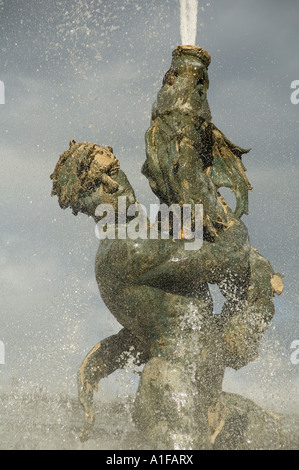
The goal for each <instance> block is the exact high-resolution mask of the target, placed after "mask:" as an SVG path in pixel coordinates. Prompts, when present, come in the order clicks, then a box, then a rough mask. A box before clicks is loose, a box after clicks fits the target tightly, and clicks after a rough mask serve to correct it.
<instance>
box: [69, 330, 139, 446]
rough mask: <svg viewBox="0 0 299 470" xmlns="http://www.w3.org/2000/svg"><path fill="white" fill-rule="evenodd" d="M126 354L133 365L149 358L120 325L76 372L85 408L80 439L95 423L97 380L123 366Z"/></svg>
mask: <svg viewBox="0 0 299 470" xmlns="http://www.w3.org/2000/svg"><path fill="white" fill-rule="evenodd" d="M129 357H133V358H134V360H135V362H136V364H142V363H144V362H146V361H147V360H148V355H147V352H146V347H145V345H143V344H141V342H140V341H139V340H138V339H137V338H136V337H135V336H133V335H132V334H131V333H130V332H129V331H128V330H126V329H125V328H123V329H122V330H120V331H119V333H117V334H116V335H113V336H110V337H108V338H106V339H104V340H103V341H100V342H99V343H97V344H96V345H95V346H94V347H93V348H92V350H91V351H90V352H89V353H88V354H87V356H86V357H85V359H84V361H83V362H82V365H81V367H80V369H79V371H78V374H77V380H78V395H79V399H80V402H81V405H82V406H83V408H84V411H85V426H84V428H83V429H82V431H81V435H80V439H81V440H82V441H84V440H87V439H88V438H89V435H90V431H91V429H92V427H93V425H94V410H93V393H94V390H97V386H98V382H99V381H100V380H101V379H102V378H104V377H107V376H108V375H110V374H112V372H114V371H115V370H117V369H121V368H123V367H124V366H125V364H126V363H127V361H128V358H129Z"/></svg>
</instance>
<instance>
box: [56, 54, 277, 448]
mask: <svg viewBox="0 0 299 470" xmlns="http://www.w3.org/2000/svg"><path fill="white" fill-rule="evenodd" d="M209 62H210V57H209V54H208V53H207V52H206V51H204V50H203V49H201V48H198V47H195V46H179V47H178V48H177V49H176V50H175V51H174V52H173V61H172V65H171V68H170V70H169V71H168V72H167V73H166V75H165V78H164V80H163V85H162V89H161V90H160V92H159V93H158V98H157V101H156V103H155V104H154V107H153V112H152V122H151V127H150V128H149V130H148V131H147V133H146V154H147V159H146V162H145V163H144V165H143V173H144V175H146V176H147V178H148V179H149V183H150V186H151V188H152V190H153V192H154V193H155V194H156V195H157V196H158V197H159V199H160V201H161V203H164V204H167V205H168V206H171V205H172V204H178V205H179V206H180V207H183V206H184V205H186V204H189V205H190V207H191V212H192V211H193V212H192V217H193V219H192V220H193V222H194V207H195V204H198V203H202V204H203V210H204V233H203V238H204V239H203V243H202V247H201V248H200V249H199V250H186V249H185V243H189V240H186V239H185V238H184V234H182V236H181V237H180V238H176V237H175V236H174V233H172V235H173V236H172V237H170V238H169V239H164V238H163V237H162V236H161V232H159V230H158V233H159V236H158V237H157V238H156V239H152V238H151V237H150V222H149V221H147V227H148V231H149V232H148V233H149V236H148V237H143V238H137V239H136V238H135V239H132V238H129V237H123V236H122V237H120V236H119V234H120V232H122V233H123V225H124V226H128V225H129V224H130V223H132V221H133V222H134V218H135V215H134V214H133V213H132V212H130V213H129V214H127V217H126V218H125V219H123V217H120V214H119V213H118V200H119V198H125V201H126V208H128V207H130V206H133V208H134V205H136V207H137V204H138V201H137V200H136V197H135V194H134V190H133V188H132V186H131V185H130V183H129V181H128V179H127V177H126V175H125V174H124V172H123V171H122V170H121V169H120V165H119V161H118V159H117V158H116V157H115V155H114V154H113V150H112V148H111V147H109V146H108V147H101V146H98V145H95V144H92V143H89V142H83V143H77V142H75V141H74V140H73V141H71V142H70V146H69V149H68V150H67V151H65V152H64V153H63V154H62V155H61V156H60V159H59V161H58V163H57V165H56V168H55V171H54V173H53V174H52V175H51V178H52V180H53V190H52V195H57V196H58V201H59V204H60V206H61V207H62V208H67V207H70V208H71V209H72V210H73V213H74V214H75V215H76V214H77V213H78V212H83V213H85V214H88V215H89V216H92V217H93V218H94V220H95V222H96V223H98V222H101V221H102V220H103V217H104V211H98V210H97V208H98V207H107V206H105V205H110V206H111V207H112V208H113V209H114V214H115V219H114V222H115V227H116V230H115V233H114V237H111V238H109V237H108V236H107V238H105V239H103V240H101V242H100V246H99V250H98V253H97V256H96V263H95V271H96V279H97V283H98V286H99V290H100V294H101V296H102V299H103V301H104V302H105V304H106V305H107V307H108V308H109V310H110V311H111V313H112V314H113V315H114V316H115V318H116V319H117V320H118V322H119V323H120V324H121V325H122V326H123V328H122V329H121V330H120V332H119V333H118V334H116V335H113V336H111V337H109V338H106V339H105V340H103V341H101V342H100V343H98V344H97V345H95V347H94V348H93V349H92V350H91V351H90V353H89V354H88V355H87V356H86V358H85V359H84V361H83V363H82V365H81V367H80V370H79V372H78V393H79V398H80V401H81V403H82V405H83V407H84V410H85V418H86V422H85V427H84V429H83V431H82V435H81V438H82V440H84V439H87V438H88V437H89V435H90V432H91V429H92V426H93V423H94V413H93V408H92V401H93V393H94V390H96V388H97V385H98V382H99V380H100V379H101V378H103V377H106V376H108V375H109V374H111V373H112V372H114V371H115V370H116V369H118V368H121V367H123V366H124V365H125V363H126V361H127V354H126V353H128V354H130V355H131V356H133V357H134V359H135V361H136V363H137V364H145V366H144V369H143V372H142V375H141V379H140V383H139V387H138V391H137V395H136V400H135V412H134V418H135V422H136V425H137V426H139V427H140V428H141V429H142V430H143V431H144V432H146V434H147V436H148V440H149V442H150V443H151V445H152V447H153V448H154V449H169V450H170V449H209V448H213V446H214V445H215V441H216V440H217V438H218V439H219V436H221V433H223V429H224V428H225V416H226V412H225V409H226V408H225V405H224V403H223V399H222V397H223V394H222V380H223V376H224V372H225V368H226V367H228V366H229V367H233V368H235V369H238V368H240V367H242V366H244V365H246V364H248V362H250V361H252V360H254V359H255V358H256V357H257V355H258V349H257V348H258V345H259V341H260V339H261V337H262V336H263V333H264V331H265V330H266V329H267V328H268V326H269V324H270V322H271V319H272V317H273V315H274V305H273V296H274V294H275V293H277V294H280V293H281V292H282V282H281V276H280V275H279V274H276V273H275V272H274V270H273V269H272V267H271V265H270V263H269V262H268V261H267V260H266V259H265V258H263V257H262V256H261V255H260V254H259V253H258V252H257V251H256V250H255V249H253V248H252V247H251V246H250V243H249V238H248V232H247V228H246V226H245V225H244V223H243V222H242V221H241V216H242V214H243V213H247V211H248V195H247V193H248V189H250V188H251V186H250V184H249V182H248V180H247V177H246V175H245V168H244V166H243V163H242V160H241V157H242V154H244V153H246V152H247V151H248V150H244V149H241V148H240V147H237V146H236V145H235V144H233V143H232V142H230V141H229V140H228V139H227V138H226V137H225V136H224V135H223V134H222V133H221V131H219V130H218V129H217V128H216V126H214V124H213V123H212V122H211V114H210V110H209V106H208V102H207V98H206V92H207V89H208V75H207V67H208V65H209ZM221 186H228V187H230V188H231V189H232V190H233V191H234V192H235V194H236V200H237V204H236V210H235V211H232V210H231V209H230V207H229V206H228V205H227V203H226V202H225V200H224V199H223V197H221V195H220V194H219V192H218V189H219V187H221ZM157 224H158V227H160V228H161V226H160V225H159V221H158V222H157ZM208 284H217V285H218V286H219V289H220V290H221V292H222V294H223V295H224V297H225V303H224V306H223V309H222V312H221V314H220V315H214V314H213V301H212V297H211V295H210V291H209V286H208Z"/></svg>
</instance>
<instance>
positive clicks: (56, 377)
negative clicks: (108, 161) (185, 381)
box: [0, 0, 299, 410]
mask: <svg viewBox="0 0 299 470" xmlns="http://www.w3.org/2000/svg"><path fill="white" fill-rule="evenodd" d="M202 8H203V10H202ZM298 18H299V1H298V0H285V1H284V2H281V1H276V0H250V1H248V0H246V1H245V0H226V1H225V2H224V1H220V0H210V2H206V1H205V2H202V1H199V12H198V33H197V44H198V45H200V46H202V47H204V48H205V49H206V50H208V51H209V52H210V54H211V56H212V63H211V66H210V68H209V76H210V90H209V95H208V99H209V104H210V107H211V110H212V115H213V121H214V123H215V124H216V125H217V126H218V127H219V128H220V129H221V130H222V131H223V132H224V133H225V134H226V135H227V137H229V138H230V139H231V140H233V141H234V142H235V143H236V144H239V145H240V146H242V147H251V148H252V150H251V152H250V153H249V155H247V156H246V157H245V159H244V163H245V166H246V168H247V174H248V177H249V180H250V182H251V183H252V185H253V187H254V190H253V191H252V192H251V193H250V215H249V216H246V217H244V221H245V223H246V224H247V225H248V228H249V232H250V237H251V243H252V245H253V246H255V247H256V248H258V250H259V251H260V252H261V253H262V254H263V255H264V256H266V257H267V258H268V259H269V260H270V261H271V263H272V265H273V267H274V268H275V269H276V270H277V271H279V272H282V273H283V274H284V275H285V278H284V282H285V291H284V294H283V296H281V297H279V298H276V308H277V312H276V315H275V318H274V320H273V324H272V326H271V328H270V330H269V331H268V333H267V335H266V337H265V340H264V341H263V344H262V348H261V357H260V358H259V359H258V360H257V361H255V362H254V363H253V364H251V365H250V366H247V367H246V368H244V369H243V370H241V371H238V372H233V371H230V370H228V372H227V376H226V381H225V386H226V388H227V389H228V390H234V391H237V392H240V393H244V394H246V395H247V396H250V397H252V398H255V399H257V400H259V401H260V402H263V403H264V402H267V403H270V405H271V406H272V407H273V406H274V407H275V408H276V409H280V408H283V407H287V408H288V409H289V410H290V409H296V408H297V409H298V371H299V365H294V364H291V361H290V355H291V352H292V351H291V349H290V345H291V343H292V341H294V340H299V331H298V330H299V328H298V304H299V293H298V292H299V273H298V244H299V239H298V232H299V226H298V209H299V203H298V199H299V192H298V178H299V165H298V122H299V105H293V104H292V103H291V101H290V96H291V92H292V90H291V88H290V85H291V82H292V81H293V80H299V48H298V34H299V33H298V31H299V30H298ZM179 22H180V18H179V2H178V1H177V0H169V1H167V0H147V1H145V0H136V1H135V0H109V1H108V0H103V1H97V0H93V1H92V0H75V1H74V0H72V1H70V0H60V1H52V2H49V1H47V0H35V1H33V0H26V1H23V0H2V1H0V38H1V41H0V80H2V81H3V82H4V84H5V95H6V102H5V104H4V105H0V136H1V137H0V156H1V163H0V175H1V177H0V178H1V179H0V181H1V183H0V192H1V197H0V214H1V231H0V237H1V244H0V296H1V297H0V299H1V300H0V340H2V341H3V342H4V343H5V348H6V364H5V365H0V390H1V388H2V389H5V388H6V387H8V386H9V384H10V381H11V378H12V377H19V378H20V380H21V382H22V383H23V384H24V386H25V385H27V384H28V383H32V384H35V385H36V384H38V385H39V386H43V387H45V388H47V389H49V390H54V391H57V392H59V391H66V389H68V390H69V391H74V387H75V373H76V370H77V368H78V366H79V364H80V362H81V360H82V359H83V357H84V355H85V354H86V353H87V351H88V350H89V349H90V348H91V347H92V346H93V345H94V344H95V343H96V342H98V341H99V340H100V339H102V338H104V337H106V336H108V335H110V334H113V333H114V332H117V331H118V329H119V325H118V323H117V322H116V320H114V318H113V317H112V316H111V314H110V313H109V311H108V310H107V309H106V307H105V305H104V304H103V303H102V301H101V299H100V296H99V294H98V290H97V285H96V282H95V278H94V258H95V254H96V250H97V247H98V240H97V239H96V237H95V235H94V223H93V222H92V221H91V220H89V219H88V218H87V217H86V216H83V215H79V216H78V217H76V218H75V217H74V216H73V215H72V214H71V212H70V211H62V210H61V209H60V208H59V206H58V204H57V199H56V198H51V197H50V192H51V181H50V179H49V175H50V173H51V172H52V171H53V169H54V167H55V164H56V162H57V159H58V156H59V154H60V153H62V152H63V151H64V150H65V149H66V148H68V142H69V140H70V139H71V138H74V139H75V140H77V141H81V140H82V141H85V140H89V141H93V142H96V143H98V144H100V145H108V144H110V145H112V146H113V149H114V153H115V154H116V156H117V157H118V158H119V160H120V162H121V166H122V168H123V169H124V171H125V172H126V173H127V175H128V177H129V179H130V181H131V183H132V185H133V186H134V188H135V189H136V193H137V196H138V199H139V200H140V202H142V203H145V204H146V205H148V204H150V203H151V202H155V201H156V200H155V198H154V196H153V195H152V194H151V191H150V189H149V187H148V183H147V180H146V179H145V178H144V177H143V176H142V175H141V174H140V169H141V165H142V163H143V162H144V160H145V145H144V133H145V131H146V129H147V128H148V126H149V122H150V112H151V106H152V104H153V102H154V100H155V98H156V94H157V92H158V90H159V88H160V86H161V81H162V78H163V75H164V73H165V72H166V70H167V69H168V67H169V65H170V62H171V53H172V50H173V49H174V48H175V47H176V46H177V45H178V44H180V29H179ZM123 384H124V381H123V379H122V380H120V381H118V379H117V378H116V379H115V378H114V379H113V378H112V379H109V380H106V381H105V384H104V385H103V389H105V387H106V390H109V393H123V388H122V387H123ZM124 388H126V387H124Z"/></svg>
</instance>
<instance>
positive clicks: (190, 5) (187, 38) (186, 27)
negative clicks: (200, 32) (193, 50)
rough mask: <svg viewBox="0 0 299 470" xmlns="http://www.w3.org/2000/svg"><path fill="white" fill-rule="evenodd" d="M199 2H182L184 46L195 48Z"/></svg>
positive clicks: (185, 0)
mask: <svg viewBox="0 0 299 470" xmlns="http://www.w3.org/2000/svg"><path fill="white" fill-rule="evenodd" d="M197 9H198V1H197V0H180V16H181V41H182V45H189V46H194V45H195V40H196V26H197Z"/></svg>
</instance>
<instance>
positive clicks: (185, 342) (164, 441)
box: [118, 285, 225, 450]
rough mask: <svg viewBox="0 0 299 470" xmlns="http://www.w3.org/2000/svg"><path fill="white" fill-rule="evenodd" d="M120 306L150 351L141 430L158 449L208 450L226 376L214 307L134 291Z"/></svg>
mask: <svg viewBox="0 0 299 470" xmlns="http://www.w3.org/2000/svg"><path fill="white" fill-rule="evenodd" d="M204 297H205V296H204ZM118 303H119V304H118V305H119V306H122V309H123V311H125V312H126V314H127V322H128V323H127V324H126V325H125V326H126V327H128V325H131V328H133V329H134V325H135V326H136V331H138V334H139V335H143V338H144V341H145V342H147V343H148V344H149V345H150V357H151V358H152V359H150V361H149V362H148V363H147V364H146V365H145V368H144V370H143V373H142V376H141V380H140V384H139V387H138V392H137V397H136V401H135V412H134V418H135V421H136V423H137V425H138V427H139V428H140V429H141V430H142V431H143V432H145V433H146V434H147V435H148V438H149V440H150V441H151V445H152V446H153V448H156V449H169V450H171V449H207V448H209V447H210V445H211V442H210V429H209V425H208V407H209V405H210V401H211V397H213V399H214V398H215V397H218V396H219V394H220V393H221V390H222V378H223V374H224V370H225V368H224V367H223V365H222V362H221V354H219V351H218V349H217V346H216V343H217V330H216V329H215V328H214V319H213V315H211V304H210V301H209V302H208V303H207V302H205V301H204V300H199V299H197V298H195V297H185V296H181V295H177V294H171V293H167V292H164V291H162V290H160V289H157V288H152V287H149V286H136V285H129V286H123V287H122V288H121V289H120V290H119V292H118ZM132 331H133V330H132ZM134 331H135V330H134ZM215 364H216V367H217V376H215V374H214V375H213V374H212V373H211V371H212V370H213V367H214V368H215ZM211 390H212V393H211Z"/></svg>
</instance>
